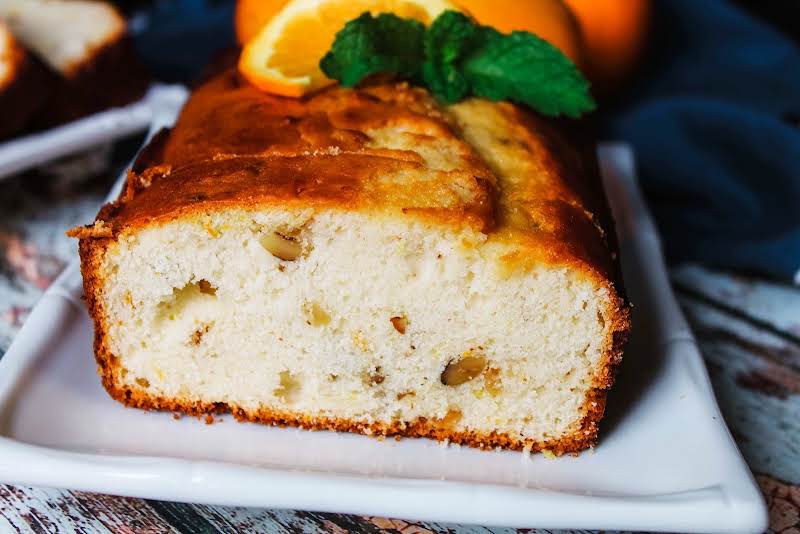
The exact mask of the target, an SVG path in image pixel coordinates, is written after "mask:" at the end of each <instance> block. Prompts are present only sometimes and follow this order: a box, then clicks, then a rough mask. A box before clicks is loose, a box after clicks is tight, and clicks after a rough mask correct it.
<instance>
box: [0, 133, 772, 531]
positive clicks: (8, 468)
mask: <svg viewBox="0 0 800 534" xmlns="http://www.w3.org/2000/svg"><path fill="white" fill-rule="evenodd" d="M601 160H602V163H603V170H604V178H605V185H606V189H607V191H608V195H609V198H610V201H611V204H612V207H613V210H614V213H615V216H616V219H617V223H618V232H619V236H620V246H621V250H622V259H623V265H624V274H625V282H626V285H627V290H628V292H629V295H630V299H631V301H632V302H633V303H634V306H635V308H634V331H633V336H632V339H631V343H630V345H629V348H628V350H627V352H626V354H625V361H624V363H623V366H622V370H621V373H620V376H619V378H618V382H617V385H616V386H615V389H614V390H612V394H611V396H610V398H609V408H608V415H607V417H606V418H605V420H604V421H603V425H602V428H603V435H602V437H601V441H600V444H599V445H598V446H597V447H596V449H594V450H593V451H588V452H585V453H583V454H581V455H580V456H578V457H576V458H573V457H570V456H565V457H562V458H558V459H547V458H545V457H544V456H542V455H534V456H532V457H531V456H526V455H525V454H522V453H518V452H508V451H479V450H474V449H468V448H465V447H457V446H452V445H451V446H445V445H441V444H438V443H435V442H432V441H429V440H423V439H404V440H402V441H394V440H391V439H388V440H385V441H378V440H376V439H372V438H368V437H364V436H356V435H347V434H339V433H334V432H309V431H302V430H297V429H280V428H272V427H267V426H260V425H256V424H244V423H237V422H235V421H234V420H233V419H232V418H231V417H229V416H227V417H224V421H223V422H221V423H215V424H213V425H206V424H204V423H203V422H201V421H199V420H197V419H194V418H187V417H184V418H182V419H181V420H178V421H176V420H174V419H173V416H172V414H169V413H154V412H144V411H140V410H135V409H129V408H124V407H123V406H122V405H120V404H118V403H117V402H115V401H113V400H111V399H110V398H109V397H108V395H106V393H105V391H104V390H103V388H102V387H101V385H100V381H99V379H98V376H97V373H96V372H95V364H94V359H93V357H92V347H91V343H92V326H91V323H90V321H89V317H88V316H87V314H86V310H85V307H84V305H83V302H82V301H81V299H80V278H79V275H78V273H77V270H76V267H75V266H74V265H73V266H72V267H71V268H70V269H69V270H68V271H67V272H65V274H64V275H62V277H61V279H60V280H59V281H58V282H57V283H56V284H54V287H53V288H51V290H49V291H48V293H47V294H46V295H45V296H44V297H43V298H42V300H41V302H40V303H39V305H38V306H37V307H36V309H35V310H34V311H33V313H32V314H31V316H30V318H29V319H28V321H27V323H26V324H25V326H24V328H23V329H22V331H21V332H20V333H19V335H18V337H17V339H16V341H15V343H14V345H13V346H12V347H11V349H10V350H9V351H8V353H7V355H6V356H5V357H4V358H3V359H2V361H0V480H2V481H3V482H8V483H18V484H30V485H42V486H57V487H64V488H72V489H81V490H89V491H98V492H105V493H113V494H119V495H130V496H140V497H148V498H154V499H164V500H176V501H191V502H201V503H214V504H223V505H241V506H263V507H274V508H299V509H309V510H318V511H329V512H346V513H359V514H369V515H382V516H390V517H402V518H414V519H422V520H431V521H448V522H460V523H479V524H484V525H507V526H516V527H545V528H596V529H621V530H622V529H625V530H628V529H631V530H652V531H655V530H671V531H682V532H732V533H749V532H753V533H756V532H762V531H763V530H764V529H765V528H766V526H767V517H766V509H765V506H764V502H763V500H762V498H761V494H760V492H759V491H758V489H757V487H756V485H755V483H754V482H753V479H752V477H751V475H750V472H749V471H748V469H747V466H746V465H745V463H744V461H743V460H742V458H741V456H740V454H739V452H738V450H737V448H736V445H735V443H734V441H733V439H732V438H731V436H730V434H729V432H728V430H727V428H726V427H725V423H724V422H723V420H722V417H721V415H720V412H719V409H718V408H717V405H716V402H715V400H714V396H713V393H712V390H711V386H710V383H709V380H708V375H707V374H706V370H705V367H704V365H703V361H702V358H701V356H700V354H699V352H698V350H697V346H696V344H695V341H694V339H693V337H692V335H691V332H690V330H689V329H688V327H687V325H686V323H685V321H684V319H683V317H682V315H681V312H680V309H679V308H678V306H677V304H676V301H675V298H674V295H673V294H672V291H671V289H670V286H669V282H668V280H667V276H666V272H665V269H664V264H663V260H662V257H661V253H660V246H659V241H658V236H657V234H656V232H655V229H654V227H653V224H652V221H651V220H650V216H649V214H648V212H647V210H646V208H645V206H644V204H643V202H642V198H641V196H640V194H639V192H638V189H637V186H636V182H635V177H634V165H633V157H632V154H631V152H630V150H629V149H627V148H625V147H622V146H609V147H606V148H604V149H603V150H601Z"/></svg>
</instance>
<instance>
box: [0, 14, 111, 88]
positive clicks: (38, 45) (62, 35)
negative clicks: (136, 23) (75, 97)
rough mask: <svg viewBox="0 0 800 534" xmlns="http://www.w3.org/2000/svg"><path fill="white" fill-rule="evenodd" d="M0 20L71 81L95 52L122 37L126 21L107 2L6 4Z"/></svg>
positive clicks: (27, 45)
mask: <svg viewBox="0 0 800 534" xmlns="http://www.w3.org/2000/svg"><path fill="white" fill-rule="evenodd" d="M0 18H2V19H4V20H5V21H6V22H7V24H8V25H9V27H10V29H11V31H12V32H13V33H14V34H15V35H16V36H17V38H18V39H19V40H20V41H21V42H22V43H23V44H24V45H25V46H26V47H27V48H29V49H30V50H32V51H33V52H35V53H36V55H38V56H39V57H40V58H41V59H42V60H43V61H44V62H45V63H47V64H48V65H49V66H50V67H51V68H52V69H53V70H55V71H57V72H60V73H61V74H62V75H64V76H66V77H70V76H71V75H73V74H74V73H76V72H78V71H79V70H80V69H81V68H82V67H83V65H84V63H85V62H87V61H90V60H91V59H92V58H94V57H95V53H96V52H97V50H98V49H100V48H102V47H104V46H107V45H109V44H110V43H114V42H116V41H117V40H118V39H120V38H121V37H122V35H123V34H124V33H125V26H126V25H125V20H124V19H123V18H122V16H121V15H120V14H119V13H118V12H117V11H116V10H115V9H114V7H113V6H111V5H110V4H108V3H106V2H95V1H87V0H72V1H68V2H65V1H53V0H5V1H3V2H0Z"/></svg>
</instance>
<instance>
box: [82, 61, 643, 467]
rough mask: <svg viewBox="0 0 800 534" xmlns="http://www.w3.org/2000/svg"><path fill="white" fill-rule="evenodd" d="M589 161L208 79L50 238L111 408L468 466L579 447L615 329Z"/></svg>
mask: <svg viewBox="0 0 800 534" xmlns="http://www.w3.org/2000/svg"><path fill="white" fill-rule="evenodd" d="M594 158H595V156H594V152H593V147H592V146H590V145H588V144H584V143H582V142H578V141H576V140H574V139H572V138H570V137H569V136H568V135H566V134H565V131H564V130H563V128H561V127H560V126H558V125H556V124H554V123H551V122H548V121H546V120H544V119H542V118H541V117H539V116H537V115H535V114H533V113H532V112H529V111H526V110H524V109H522V108H520V107H516V106H514V105H511V104H508V103H492V102H489V101H485V100H479V99H473V100H467V101H464V102H462V103H459V104H457V105H454V106H450V107H444V106H442V105H440V104H439V103H437V102H436V101H435V100H434V99H433V98H432V97H431V96H430V95H429V94H428V93H427V92H425V91H424V90H423V89H418V88H412V87H409V86H407V85H405V84H402V83H395V82H393V83H386V82H376V83H374V84H372V85H367V86H364V87H361V88H359V89H357V90H350V89H343V88H339V87H331V88H328V89H326V90H324V91H322V92H320V93H317V94H315V95H313V96H310V97H307V98H305V99H286V98H281V97H277V96H273V95H270V94H266V93H263V92H260V91H258V90H256V89H255V88H253V87H251V86H249V85H248V84H247V83H246V82H243V81H242V80H241V79H240V78H239V76H238V75H237V73H236V72H235V71H234V70H229V71H226V72H224V73H222V74H220V75H218V76H217V77H215V78H213V79H211V80H209V81H208V82H206V83H205V84H204V85H203V86H201V87H200V88H198V89H197V90H196V91H195V93H194V94H193V96H192V97H191V98H190V100H189V102H188V104H187V105H186V107H185V108H184V110H183V112H182V114H181V116H180V117H179V119H178V121H177V124H176V126H175V127H174V129H173V130H172V131H170V132H163V133H162V134H161V135H159V136H157V137H156V138H155V139H154V140H153V142H152V143H151V144H150V146H149V147H147V149H145V150H144V151H143V152H142V154H141V155H140V157H139V159H138V161H137V162H136V163H135V165H134V167H133V169H132V170H131V172H130V174H129V176H128V180H127V185H126V188H125V190H124V192H123V193H122V194H121V196H120V198H119V199H118V200H117V201H115V202H113V203H111V204H109V205H107V206H105V207H103V209H102V210H101V211H100V213H99V214H98V216H97V219H96V220H95V222H94V223H93V224H91V225H88V226H86V227H81V228H77V229H75V230H73V231H72V234H71V235H73V236H75V237H79V238H80V254H81V266H82V273H83V277H84V287H85V294H86V300H87V303H88V307H89V312H90V314H91V316H92V318H93V320H94V325H95V355H96V359H97V363H98V366H99V372H100V374H101V375H102V380H103V384H104V386H105V387H106V389H107V390H108V392H109V393H110V394H111V396H112V397H114V398H115V399H117V400H119V401H121V402H123V403H125V404H127V405H129V406H135V407H139V408H146V409H159V410H174V411H177V412H186V413H191V414H204V413H213V412H232V413H233V414H234V415H235V416H236V417H237V418H238V419H240V420H243V421H256V422H261V423H267V424H280V425H296V426H300V427H303V428H313V429H331V430H343V431H352V432H361V433H364V434H369V435H395V436H409V437H411V436H424V437H431V438H435V439H439V440H449V441H451V442H457V443H463V444H467V445H471V446H476V447H482V448H483V447H504V448H511V449H529V450H534V451H535V450H549V451H552V452H553V453H555V454H561V453H564V452H574V451H579V450H581V449H583V448H585V447H587V446H590V445H592V444H593V443H595V440H596V437H597V431H598V422H599V420H600V419H601V417H602V414H603V410H604V405H605V398H606V392H607V390H608V388H609V387H610V386H611V383H612V381H613V375H614V369H615V367H616V366H617V364H618V363H619V362H620V359H621V355H622V347H623V342H624V339H625V338H626V334H627V331H628V325H629V321H628V306H627V304H626V303H625V302H624V300H623V297H622V295H621V287H620V280H619V278H618V274H617V273H618V269H617V266H616V260H615V253H614V251H613V247H614V244H613V243H614V236H613V229H612V226H611V223H610V220H609V216H608V210H607V206H606V203H605V198H604V196H603V193H602V189H601V185H600V182H599V178H598V173H597V168H596V161H595V159H594Z"/></svg>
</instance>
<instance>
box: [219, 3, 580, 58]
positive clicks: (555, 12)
mask: <svg viewBox="0 0 800 534" xmlns="http://www.w3.org/2000/svg"><path fill="white" fill-rule="evenodd" d="M287 1H288V0H237V2H236V14H235V16H234V25H235V28H236V38H237V39H238V41H239V44H242V45H243V44H244V43H246V42H247V41H249V40H250V38H251V37H253V36H254V35H255V34H256V33H257V32H258V30H259V29H260V28H261V27H262V26H263V25H264V24H265V23H266V22H267V21H268V20H269V19H270V18H272V16H273V15H274V14H275V13H277V12H278V11H279V10H280V9H281V8H282V7H283V6H284V5H285V4H286V2H287ZM455 2H456V3H457V4H459V5H460V6H462V7H463V8H464V9H465V10H466V11H468V12H469V13H470V14H471V15H472V16H473V17H475V19H476V20H477V21H478V22H480V23H482V24H487V25H489V26H494V27H495V28H497V29H498V30H500V31H503V32H510V31H513V30H525V31H529V32H532V33H535V34H537V35H538V36H540V37H541V38H542V39H546V40H547V41H549V42H550V43H552V44H553V45H555V46H556V47H558V48H559V49H561V51H562V52H564V53H565V54H566V55H567V56H569V57H570V58H571V59H572V60H573V61H575V62H576V63H578V64H579V65H580V64H581V63H582V60H583V57H582V56H583V47H582V42H581V35H580V29H579V27H578V23H577V22H576V20H575V17H574V16H573V15H572V12H571V11H570V10H569V8H567V7H566V6H565V5H564V3H563V2H562V0H455Z"/></svg>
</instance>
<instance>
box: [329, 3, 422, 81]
mask: <svg viewBox="0 0 800 534" xmlns="http://www.w3.org/2000/svg"><path fill="white" fill-rule="evenodd" d="M424 36H425V26H423V24H422V23H421V22H419V21H416V20H412V19H404V18H401V17H398V16H397V15H392V14H390V13H381V14H380V15H378V16H377V17H373V16H372V15H370V14H369V13H364V14H363V15H361V16H360V17H358V18H356V19H353V20H351V21H350V22H348V23H347V24H345V26H344V28H342V29H341V30H340V31H339V33H337V34H336V40H335V41H334V43H333V46H331V49H330V51H329V52H328V53H327V54H325V57H323V58H322V61H320V63H319V66H320V68H321V69H322V72H324V73H325V74H326V75H327V76H328V77H329V78H333V79H336V80H338V81H339V82H340V83H341V84H342V85H344V86H345V87H352V86H354V85H355V84H357V83H358V82H360V81H361V80H363V79H364V78H366V77H367V76H370V75H372V74H377V73H379V72H385V73H389V74H394V75H397V76H399V77H401V78H408V79H410V80H415V81H420V80H421V68H422V62H423V61H424V59H425V53H424V51H423V48H422V43H423V39H424Z"/></svg>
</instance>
